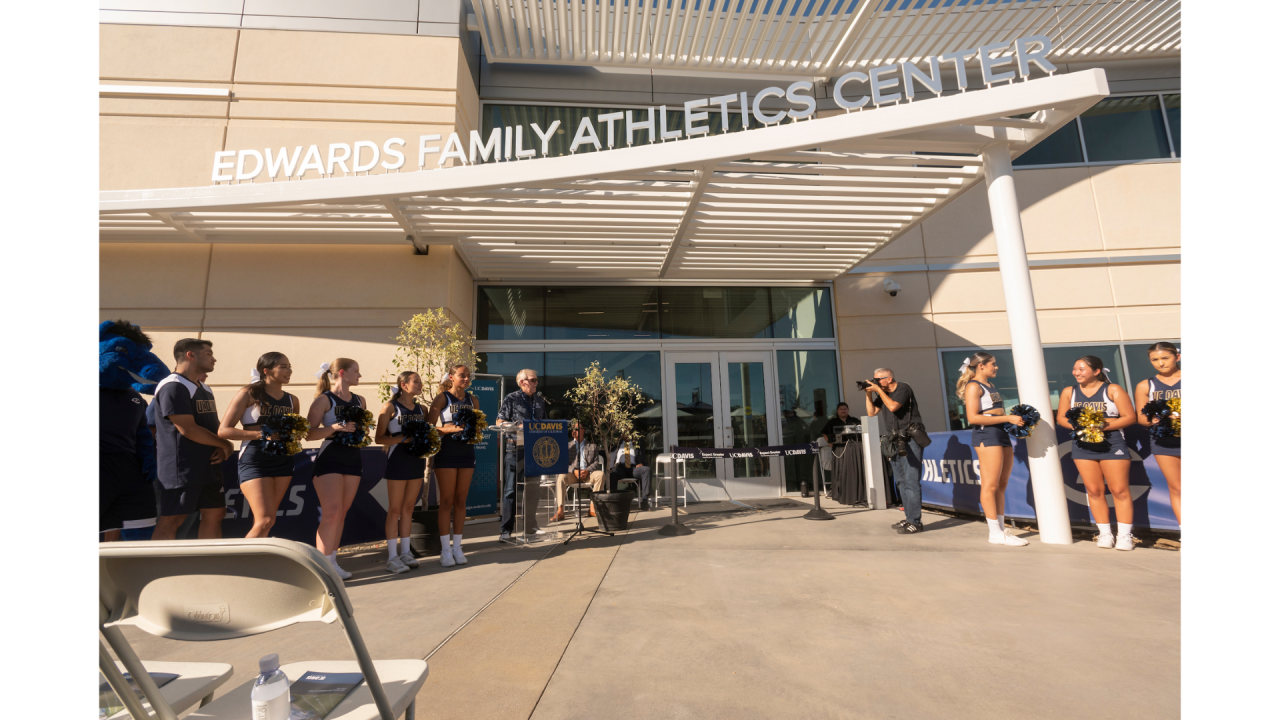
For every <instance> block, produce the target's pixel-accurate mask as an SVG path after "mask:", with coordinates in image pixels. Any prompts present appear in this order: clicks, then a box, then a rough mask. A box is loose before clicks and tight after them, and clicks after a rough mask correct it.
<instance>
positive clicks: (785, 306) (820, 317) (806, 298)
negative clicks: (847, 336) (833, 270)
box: [769, 287, 835, 338]
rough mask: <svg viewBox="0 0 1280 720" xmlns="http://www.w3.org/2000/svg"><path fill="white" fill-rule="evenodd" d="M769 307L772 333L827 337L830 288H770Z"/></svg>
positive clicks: (832, 335) (789, 336) (803, 336)
mask: <svg viewBox="0 0 1280 720" xmlns="http://www.w3.org/2000/svg"><path fill="white" fill-rule="evenodd" d="M769 293H770V298H769V300H770V304H771V306H772V311H773V318H774V320H773V324H772V327H771V332H772V333H773V335H772V337H775V338H830V337H835V331H834V330H833V329H832V326H831V290H830V289H829V288H825V287H818V288H806V287H794V288H791V287H780V288H770V289H769Z"/></svg>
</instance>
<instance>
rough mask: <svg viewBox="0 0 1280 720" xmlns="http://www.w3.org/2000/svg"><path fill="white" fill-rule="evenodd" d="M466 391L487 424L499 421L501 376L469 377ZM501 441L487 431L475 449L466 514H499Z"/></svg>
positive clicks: (494, 433) (474, 515) (495, 434)
mask: <svg viewBox="0 0 1280 720" xmlns="http://www.w3.org/2000/svg"><path fill="white" fill-rule="evenodd" d="M467 390H468V392H470V393H471V394H472V395H475V396H476V400H479V401H480V409H481V410H483V411H484V416H485V417H486V418H488V419H489V422H490V423H496V422H497V421H498V420H497V418H498V408H499V406H500V405H502V376H501V375H479V374H477V375H472V376H471V386H470V387H468V388H467ZM500 444H501V438H500V437H499V435H498V433H496V432H486V433H485V434H484V439H483V440H481V441H480V442H479V443H478V444H477V445H476V446H475V448H476V469H475V472H474V473H472V474H471V489H470V490H468V491H467V515H469V516H471V517H477V516H479V515H493V514H495V513H497V512H498V489H499V485H500V483H499V482H498V453H499V452H501V451H500V450H499V449H498V446H499V445H500Z"/></svg>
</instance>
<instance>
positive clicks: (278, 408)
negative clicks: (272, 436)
mask: <svg viewBox="0 0 1280 720" xmlns="http://www.w3.org/2000/svg"><path fill="white" fill-rule="evenodd" d="M292 412H293V396H292V395H290V394H289V393H285V394H284V397H283V398H281V399H279V400H276V399H275V398H273V397H271V396H270V395H266V396H264V397H263V398H262V402H261V403H259V404H255V405H250V406H249V408H248V409H247V410H245V411H244V415H242V416H241V417H240V425H242V426H243V427H244V429H245V430H250V431H252V430H257V429H259V428H260V427H261V423H259V422H258V421H259V420H261V419H262V418H264V417H272V416H276V415H288V414H290V413H292ZM236 474H237V475H239V476H240V482H242V483H243V482H245V481H246V480H256V479H257V478H264V477H289V476H292V475H293V456H292V455H268V454H267V453H265V452H263V450H262V439H261V438H254V439H253V440H246V441H244V442H242V443H240V459H239V460H237V461H236Z"/></svg>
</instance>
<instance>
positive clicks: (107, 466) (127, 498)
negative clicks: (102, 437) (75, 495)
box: [98, 453, 156, 532]
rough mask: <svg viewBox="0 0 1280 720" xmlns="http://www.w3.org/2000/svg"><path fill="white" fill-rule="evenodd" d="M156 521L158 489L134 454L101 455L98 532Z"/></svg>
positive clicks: (99, 463)
mask: <svg viewBox="0 0 1280 720" xmlns="http://www.w3.org/2000/svg"><path fill="white" fill-rule="evenodd" d="M155 524H156V490H155V488H154V487H152V486H151V483H149V482H147V479H146V478H145V477H143V475H142V462H141V461H140V460H139V459H138V456H137V455H133V454H131V453H99V454H98V532H105V531H107V530H122V529H125V528H143V527H150V526H152V525H155Z"/></svg>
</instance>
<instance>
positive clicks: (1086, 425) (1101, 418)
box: [1076, 407, 1107, 443]
mask: <svg viewBox="0 0 1280 720" xmlns="http://www.w3.org/2000/svg"><path fill="white" fill-rule="evenodd" d="M1078 422H1079V424H1080V429H1079V430H1077V431H1076V436H1077V437H1079V438H1080V442H1084V443H1101V442H1105V441H1106V439H1107V435H1106V432H1105V431H1104V430H1103V428H1104V427H1105V426H1106V423H1107V417H1106V416H1105V415H1103V414H1102V411H1101V410H1097V409H1095V408H1091V407H1081V409H1080V417H1079V419H1078Z"/></svg>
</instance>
